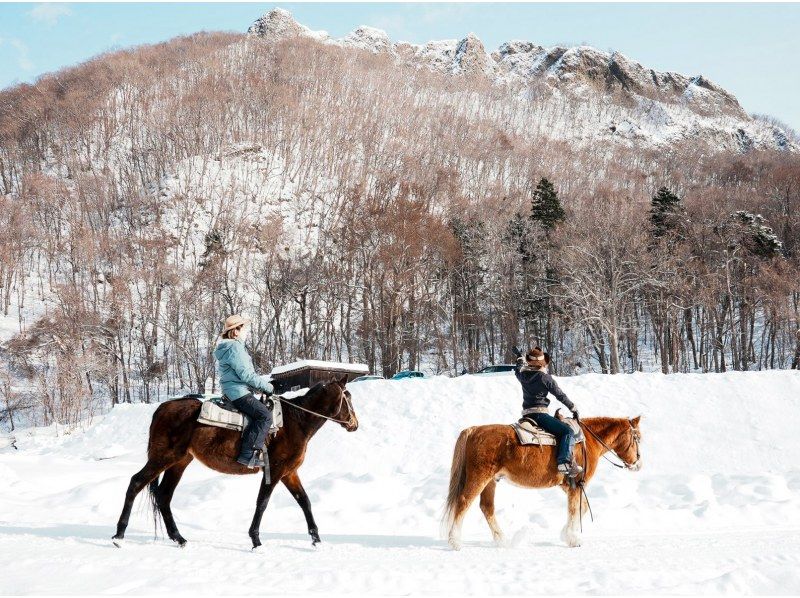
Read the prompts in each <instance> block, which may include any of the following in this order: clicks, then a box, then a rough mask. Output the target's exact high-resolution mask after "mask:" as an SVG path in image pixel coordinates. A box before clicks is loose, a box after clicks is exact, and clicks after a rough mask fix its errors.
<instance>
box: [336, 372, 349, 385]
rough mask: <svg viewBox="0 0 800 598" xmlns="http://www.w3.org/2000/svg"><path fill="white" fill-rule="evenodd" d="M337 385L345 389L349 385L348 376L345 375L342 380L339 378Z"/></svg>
mask: <svg viewBox="0 0 800 598" xmlns="http://www.w3.org/2000/svg"><path fill="white" fill-rule="evenodd" d="M336 383H337V384H338V385H339V386H341V387H342V388H344V387H345V386H346V385H347V374H345V375H344V376H342V377H341V378H339V379H338V380H337V381H336Z"/></svg>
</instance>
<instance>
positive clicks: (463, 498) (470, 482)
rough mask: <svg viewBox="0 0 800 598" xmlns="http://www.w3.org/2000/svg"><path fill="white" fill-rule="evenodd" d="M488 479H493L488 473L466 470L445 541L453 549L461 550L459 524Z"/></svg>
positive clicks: (462, 521)
mask: <svg viewBox="0 0 800 598" xmlns="http://www.w3.org/2000/svg"><path fill="white" fill-rule="evenodd" d="M490 481H494V480H492V478H491V477H490V476H489V475H488V473H486V474H484V475H482V476H478V475H476V474H475V473H474V472H469V471H468V472H467V482H466V484H465V485H464V490H463V491H462V492H461V495H460V496H459V497H458V499H457V501H456V507H455V511H454V513H453V522H452V524H451V526H450V533H449V534H448V537H447V542H448V543H449V544H450V546H452V547H453V549H454V550H461V525H462V524H463V523H464V515H466V514H467V509H469V507H470V505H471V504H472V501H474V500H475V498H476V497H477V496H478V495H479V494H480V493H481V492H483V489H484V488H485V487H486V484H487V483H488V482H490Z"/></svg>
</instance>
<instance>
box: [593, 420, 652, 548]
mask: <svg viewBox="0 0 800 598" xmlns="http://www.w3.org/2000/svg"><path fill="white" fill-rule="evenodd" d="M578 425H580V426H581V429H583V430H586V431H587V432H589V434H591V435H592V437H593V438H594V439H595V440H597V442H599V443H600V444H601V445H602V446H604V447H605V448H606V450H608V451H609V452H611V453H614V454H615V455H616V456H617V458H618V459H619V460H620V461H622V465H619V464H617V463H614V462H613V461H612V460H611V459H609V458H608V457H606V455H605V453H603V455H602V457H603V458H604V459H605V460H606V461H608V462H609V463H611V465H613V466H614V467H619V468H620V469H630V468H631V467H633V466H634V465H636V464H637V463H638V462H639V458H640V457H639V438H638V433H637V432H636V430H635V429H634V427H633V426H632V425H631V442H630V444H629V445H628V446H630V445H631V444H633V443H634V442H635V443H636V461H634V462H633V463H631V464H630V465H628V464H627V463H626V462H625V461H624V460H623V459H622V458H621V457H620V456H619V455H617V452H616V451H615V450H614V449H612V448H611V447H610V446H608V445H607V444H606V443H605V442H603V440H602V439H601V438H600V437H599V436H598V435H597V434H595V433H594V432H592V430H591V428H589V426H587V425H586V424H584V423H583V422H582V421H580V420H578ZM626 450H627V447H626ZM586 466H587V457H586V443H584V445H583V475H584V476H585V475H586ZM578 486H579V487H580V490H581V492H582V493H583V498H585V499H586V506H587V507H589V515H590V516H591V517H592V521H594V513H592V505H591V504H589V497H588V496H587V495H586V485H585V484H584V482H583V480H581V481H580V482H579V484H578ZM578 512H579V515H578V521H580V525H581V533H583V500H582V499H579V501H578Z"/></svg>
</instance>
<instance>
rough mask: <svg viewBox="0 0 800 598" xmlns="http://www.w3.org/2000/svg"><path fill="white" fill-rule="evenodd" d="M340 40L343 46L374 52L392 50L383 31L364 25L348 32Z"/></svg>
mask: <svg viewBox="0 0 800 598" xmlns="http://www.w3.org/2000/svg"><path fill="white" fill-rule="evenodd" d="M341 41H342V45H343V46H350V47H353V48H360V49H362V50H369V51H370V52H374V53H378V52H390V51H391V50H392V42H391V41H390V40H389V36H388V35H386V32H385V31H383V30H382V29H376V28H374V27H366V26H364V25H362V26H361V27H359V28H358V29H356V30H355V31H352V32H351V33H349V34H348V35H347V36H346V37H344V38H343V39H342V40H341Z"/></svg>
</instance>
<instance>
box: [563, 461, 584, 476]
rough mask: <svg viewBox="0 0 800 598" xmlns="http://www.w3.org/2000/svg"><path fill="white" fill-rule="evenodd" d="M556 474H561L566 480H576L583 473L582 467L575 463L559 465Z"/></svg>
mask: <svg viewBox="0 0 800 598" xmlns="http://www.w3.org/2000/svg"><path fill="white" fill-rule="evenodd" d="M558 473H562V474H564V475H565V476H567V477H568V478H577V477H578V476H579V475H580V474H581V473H583V467H581V466H580V465H578V464H577V463H559V464H558Z"/></svg>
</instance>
